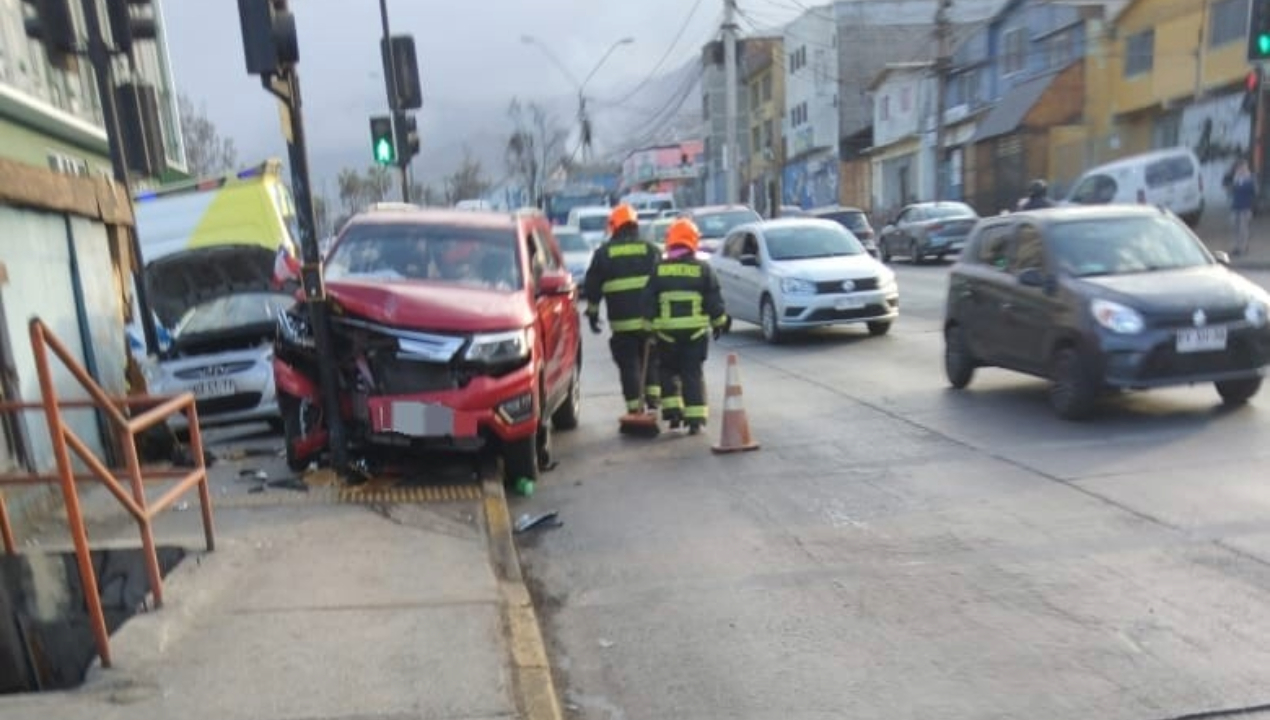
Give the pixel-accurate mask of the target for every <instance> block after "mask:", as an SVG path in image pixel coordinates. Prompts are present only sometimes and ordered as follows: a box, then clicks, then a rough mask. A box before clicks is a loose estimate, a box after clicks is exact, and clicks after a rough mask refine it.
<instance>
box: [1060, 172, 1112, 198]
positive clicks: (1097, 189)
mask: <svg viewBox="0 0 1270 720" xmlns="http://www.w3.org/2000/svg"><path fill="white" fill-rule="evenodd" d="M1116 189H1117V186H1116V181H1115V180H1114V179H1112V178H1111V177H1110V176H1108V175H1090V176H1088V177H1086V178H1085V179H1084V180H1081V181H1080V183H1078V184H1077V185H1076V189H1075V190H1073V191H1072V196H1071V198H1069V199H1070V200H1071V201H1072V202H1074V203H1077V204H1078V205H1105V204H1106V203H1109V202H1111V201H1112V200H1115V199H1116Z"/></svg>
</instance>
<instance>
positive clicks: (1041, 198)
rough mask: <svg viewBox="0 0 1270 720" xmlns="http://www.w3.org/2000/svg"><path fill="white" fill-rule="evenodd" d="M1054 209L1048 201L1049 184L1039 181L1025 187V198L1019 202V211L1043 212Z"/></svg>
mask: <svg viewBox="0 0 1270 720" xmlns="http://www.w3.org/2000/svg"><path fill="white" fill-rule="evenodd" d="M1052 207H1054V201H1053V200H1050V186H1049V183H1047V182H1045V181H1044V180H1041V179H1039V178H1038V179H1036V180H1033V181H1032V182H1031V183H1030V184H1029V185H1028V187H1027V197H1025V198H1023V199H1022V200H1020V201H1019V210H1044V209H1046V208H1052Z"/></svg>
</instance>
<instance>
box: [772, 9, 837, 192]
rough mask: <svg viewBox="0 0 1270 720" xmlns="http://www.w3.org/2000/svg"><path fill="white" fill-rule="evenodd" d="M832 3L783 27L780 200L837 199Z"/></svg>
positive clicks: (835, 68) (808, 12)
mask: <svg viewBox="0 0 1270 720" xmlns="http://www.w3.org/2000/svg"><path fill="white" fill-rule="evenodd" d="M837 29H838V28H837V23H836V22H835V20H834V7H833V6H832V5H829V6H825V7H821V8H812V9H810V10H807V11H806V12H804V13H803V14H802V15H800V16H799V17H798V18H796V19H794V20H793V21H792V22H790V23H789V24H788V25H786V26H785V28H784V30H783V32H782V38H781V39H782V46H783V53H782V56H781V58H782V61H783V65H784V75H785V112H784V117H783V121H782V125H783V131H784V136H785V143H784V151H785V158H784V167H783V172H782V187H781V197H782V204H785V205H797V206H800V207H804V208H811V207H817V206H821V205H831V204H833V203H835V202H837V199H838V32H837Z"/></svg>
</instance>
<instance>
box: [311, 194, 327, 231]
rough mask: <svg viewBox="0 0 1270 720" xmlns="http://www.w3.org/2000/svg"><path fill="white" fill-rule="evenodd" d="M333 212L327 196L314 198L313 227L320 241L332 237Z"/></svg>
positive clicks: (315, 196)
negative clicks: (331, 221) (331, 222)
mask: <svg viewBox="0 0 1270 720" xmlns="http://www.w3.org/2000/svg"><path fill="white" fill-rule="evenodd" d="M330 220H331V210H330V204H329V203H328V202H327V201H326V196H325V195H314V196H313V225H314V228H315V232H316V233H317V236H318V239H321V238H324V237H327V236H329V235H331V234H332V233H331V226H330Z"/></svg>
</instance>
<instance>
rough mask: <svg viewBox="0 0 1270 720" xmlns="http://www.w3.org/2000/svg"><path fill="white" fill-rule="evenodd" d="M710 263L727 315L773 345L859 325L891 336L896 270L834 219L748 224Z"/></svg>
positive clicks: (895, 310) (896, 295) (731, 235)
mask: <svg viewBox="0 0 1270 720" xmlns="http://www.w3.org/2000/svg"><path fill="white" fill-rule="evenodd" d="M709 262H710V266H711V267H712V268H713V269H714V272H715V274H716V275H718V278H719V285H720V286H721V288H722V291H723V301H724V303H725V305H726V307H727V311H728V315H730V316H732V317H733V318H735V319H737V320H744V321H746V322H750V323H755V324H757V325H758V326H759V327H760V328H762V331H763V338H764V339H765V340H767V341H768V342H771V343H776V342H779V341H780V340H781V338H782V337H783V336H784V335H785V334H787V333H789V332H790V331H795V330H806V329H811V328H816V327H823V326H828V325H846V324H856V323H864V324H865V325H867V326H868V328H869V334H871V335H885V334H886V333H887V332H889V331H890V329H891V323H892V322H894V321H895V319H896V318H897V317H899V305H900V290H899V285H898V284H897V283H896V280H895V273H894V271H892V270H891V269H890V268H888V267H886V266H885V265H883V264H882V263H880V262H878V261H877V260H875V259H874V258H873V257H872V256H870V255H869V253H868V252H867V251H866V250H865V249H864V246H863V245H861V244H860V241H859V240H857V239H856V237H855V236H854V235H852V234H851V233H850V232H847V230H845V229H844V228H843V227H842V225H840V224H838V223H836V222H833V221H832V220H818V219H812V218H790V219H783V220H768V221H763V222H757V223H748V224H746V225H742V226H740V227H737V228H735V229H734V230H733V231H732V232H731V233H729V234H728V236H727V237H726V238H725V239H724V241H723V246H722V247H721V248H720V250H719V251H718V252H716V253H714V254H712V255H711V257H710V260H709Z"/></svg>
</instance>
